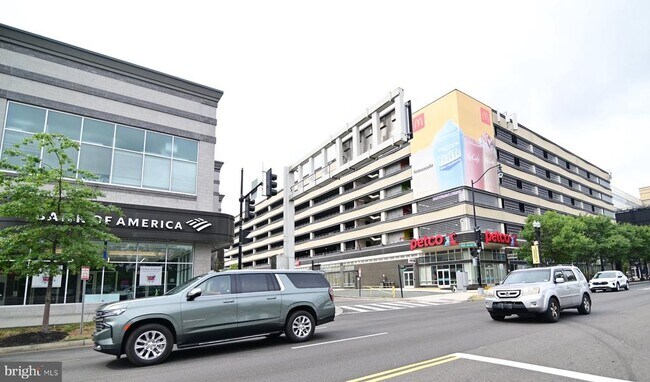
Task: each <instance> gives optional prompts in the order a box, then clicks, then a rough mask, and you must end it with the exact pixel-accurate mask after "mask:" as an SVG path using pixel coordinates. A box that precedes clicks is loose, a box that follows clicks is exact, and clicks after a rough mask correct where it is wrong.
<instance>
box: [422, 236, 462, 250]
mask: <svg viewBox="0 0 650 382" xmlns="http://www.w3.org/2000/svg"><path fill="white" fill-rule="evenodd" d="M438 245H444V246H451V245H458V242H457V241H456V233H455V232H454V233H448V234H446V235H431V236H424V237H421V238H419V239H413V240H411V251H412V250H414V249H418V248H425V247H435V246H438Z"/></svg>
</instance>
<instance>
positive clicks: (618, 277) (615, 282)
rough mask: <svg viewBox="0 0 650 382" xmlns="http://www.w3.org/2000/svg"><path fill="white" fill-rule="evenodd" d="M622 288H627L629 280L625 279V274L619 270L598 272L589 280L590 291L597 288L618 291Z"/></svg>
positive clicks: (628, 287)
mask: <svg viewBox="0 0 650 382" xmlns="http://www.w3.org/2000/svg"><path fill="white" fill-rule="evenodd" d="M623 288H625V290H629V289H630V282H629V281H628V280H627V276H625V275H624V274H623V272H621V271H602V272H598V273H596V274H595V275H594V277H593V278H592V279H591V280H589V289H591V291H592V292H596V291H598V290H612V291H613V290H615V291H619V290H621V289H623Z"/></svg>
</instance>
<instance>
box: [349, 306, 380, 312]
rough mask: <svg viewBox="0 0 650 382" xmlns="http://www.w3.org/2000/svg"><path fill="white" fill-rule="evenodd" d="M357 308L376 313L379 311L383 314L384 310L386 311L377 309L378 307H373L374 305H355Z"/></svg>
mask: <svg viewBox="0 0 650 382" xmlns="http://www.w3.org/2000/svg"><path fill="white" fill-rule="evenodd" d="M355 306H356V307H358V308H361V309H370V310H374V311H376V312H379V311H382V312H383V311H384V310H386V309H383V308H378V307H376V306H372V305H355Z"/></svg>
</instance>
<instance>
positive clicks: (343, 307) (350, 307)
mask: <svg viewBox="0 0 650 382" xmlns="http://www.w3.org/2000/svg"><path fill="white" fill-rule="evenodd" d="M341 308H342V309H351V310H355V311H357V312H360V313H361V312H367V310H365V309H359V308H356V307H354V306H342V307H341Z"/></svg>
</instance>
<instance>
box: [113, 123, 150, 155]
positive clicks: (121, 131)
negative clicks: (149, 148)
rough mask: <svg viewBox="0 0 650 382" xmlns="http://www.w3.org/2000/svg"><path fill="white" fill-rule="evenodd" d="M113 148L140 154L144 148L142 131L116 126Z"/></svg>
mask: <svg viewBox="0 0 650 382" xmlns="http://www.w3.org/2000/svg"><path fill="white" fill-rule="evenodd" d="M115 147H117V148H120V149H126V150H132V151H140V152H142V149H143V148H144V130H140V129H134V128H131V127H126V126H120V125H117V130H116V131H115Z"/></svg>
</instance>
